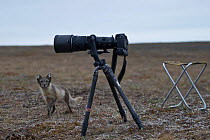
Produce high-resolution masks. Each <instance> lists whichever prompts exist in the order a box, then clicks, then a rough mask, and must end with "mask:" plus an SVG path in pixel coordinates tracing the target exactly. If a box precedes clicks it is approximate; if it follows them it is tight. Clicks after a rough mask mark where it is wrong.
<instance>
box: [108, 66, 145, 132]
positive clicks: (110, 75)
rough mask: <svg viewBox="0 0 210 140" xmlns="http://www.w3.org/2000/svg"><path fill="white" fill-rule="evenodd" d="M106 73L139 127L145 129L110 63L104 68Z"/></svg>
mask: <svg viewBox="0 0 210 140" xmlns="http://www.w3.org/2000/svg"><path fill="white" fill-rule="evenodd" d="M104 73H105V74H106V75H107V76H109V77H110V80H111V83H112V84H113V85H114V86H115V87H116V88H117V90H118V92H119V94H120V96H121V97H122V99H123V101H124V102H125V104H126V106H127V107H128V109H129V111H130V113H131V115H132V117H133V119H134V121H135V122H136V124H137V126H138V127H139V129H143V126H142V124H141V121H140V119H139V117H138V115H137V114H136V112H135V111H134V109H133V107H132V105H131V104H130V102H129V101H128V99H127V97H126V95H125V94H124V92H123V90H122V88H121V87H120V84H119V82H118V80H117V78H116V77H115V75H114V73H113V72H112V70H111V68H110V67H109V66H108V65H106V69H105V70H104Z"/></svg>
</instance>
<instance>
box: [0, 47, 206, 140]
mask: <svg viewBox="0 0 210 140" xmlns="http://www.w3.org/2000/svg"><path fill="white" fill-rule="evenodd" d="M0 53H1V56H0V60H1V61H0V98H1V102H0V139H4V138H6V137H13V138H15V137H16V138H18V137H22V138H24V139H80V131H81V125H82V122H83V117H84V111H85V110H84V108H85V106H86V102H87V97H88V93H89V89H90V83H91V80H92V71H93V69H94V67H93V65H92V64H93V59H92V58H91V57H90V56H88V55H87V54H86V52H78V53H72V54H56V53H54V50H53V47H52V46H39V47H36V46H34V47H27V46H25V47H21V46H19V47H15V46H14V47H12V46H11V47H0ZM209 54H210V43H181V44H176V43H175V44H167V43H166V44H137V45H131V46H129V57H128V66H127V71H126V75H125V77H124V79H123V81H122V84H121V85H122V87H123V89H124V91H125V93H126V95H127V97H128V99H129V100H130V102H131V104H132V105H133V106H134V108H135V110H136V112H137V114H138V115H139V116H140V118H141V120H142V123H143V125H144V127H145V130H138V128H137V126H136V124H135V123H134V121H133V119H132V117H131V115H130V113H129V111H128V110H127V108H126V106H125V105H124V103H123V107H124V108H125V110H126V114H127V117H128V122H127V123H123V121H122V120H121V117H120V115H119V113H118V109H117V106H116V104H115V101H114V98H113V96H112V94H111V91H110V89H109V86H108V84H107V82H106V79H105V77H104V75H103V74H102V72H101V73H100V74H99V80H98V84H97V89H96V94H95V97H94V101H93V108H92V112H91V118H90V121H89V128H88V132H87V139H162V140H164V139H204V138H206V139H209V138H210V133H209V122H210V114H209V111H189V110H187V109H186V108H184V107H182V108H177V109H162V108H160V104H161V102H162V101H163V99H164V97H165V95H166V93H167V92H168V91H169V89H170V88H171V86H172V84H171V82H170V80H169V78H168V77H167V75H166V73H165V72H164V70H163V68H162V62H163V61H165V60H176V61H184V62H189V61H195V60H196V61H198V60H204V61H207V62H208V63H210V56H209ZM101 57H103V58H106V60H107V63H110V61H111V60H110V58H111V54H105V55H101ZM118 63H119V65H121V64H122V61H119V62H118ZM119 68H120V67H118V70H119ZM198 69H199V67H198ZM198 69H197V68H191V69H190V70H189V73H190V74H191V75H196V74H197V73H198V72H199V70H198ZM170 71H172V75H177V74H179V72H180V69H178V68H177V67H171V68H170ZM48 72H51V74H52V76H53V82H54V83H56V84H61V85H63V86H65V87H67V88H68V89H69V91H71V94H72V96H74V97H77V96H83V97H84V99H83V102H82V103H81V105H80V106H78V108H75V110H76V111H75V113H73V114H65V109H66V106H65V104H62V103H59V104H57V112H56V113H55V114H54V115H53V116H52V117H50V118H47V117H46V114H47V112H46V109H45V105H44V102H43V100H42V97H41V95H40V91H39V89H38V85H37V83H36V79H35V75H36V74H37V73H40V74H41V75H47V74H48ZM192 77H193V78H194V76H192ZM174 78H176V76H175V77H174ZM209 79H210V68H209V67H207V69H206V71H205V72H204V74H203V76H202V77H201V79H200V80H199V81H198V83H197V87H198V89H199V90H200V92H201V94H202V95H203V97H204V99H205V101H206V103H207V107H208V108H210V96H209V93H210V80H209ZM189 86H190V83H189V82H188V81H187V79H186V77H184V78H183V79H182V80H181V81H180V84H179V87H180V88H181V91H182V92H185V91H187V89H188V88H189ZM192 93H194V94H192V95H191V96H190V97H189V98H188V100H187V101H188V102H189V104H190V105H191V106H192V107H193V108H195V109H196V108H198V107H201V106H202V104H201V103H200V101H199V99H198V98H197V96H196V94H195V92H194V91H192ZM174 95H177V93H176V92H174ZM178 99H179V98H178ZM170 102H171V103H178V100H177V98H176V97H175V96H172V97H171V99H170ZM63 108H65V109H63Z"/></svg>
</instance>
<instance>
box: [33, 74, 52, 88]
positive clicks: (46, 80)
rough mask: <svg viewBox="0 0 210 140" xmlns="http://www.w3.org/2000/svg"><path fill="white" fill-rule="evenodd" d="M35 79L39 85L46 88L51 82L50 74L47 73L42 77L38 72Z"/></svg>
mask: <svg viewBox="0 0 210 140" xmlns="http://www.w3.org/2000/svg"><path fill="white" fill-rule="evenodd" d="M36 79H37V82H38V83H39V85H40V87H42V88H47V87H49V85H50V82H51V74H50V73H49V74H48V75H47V76H46V77H42V76H41V75H40V74H37V75H36Z"/></svg>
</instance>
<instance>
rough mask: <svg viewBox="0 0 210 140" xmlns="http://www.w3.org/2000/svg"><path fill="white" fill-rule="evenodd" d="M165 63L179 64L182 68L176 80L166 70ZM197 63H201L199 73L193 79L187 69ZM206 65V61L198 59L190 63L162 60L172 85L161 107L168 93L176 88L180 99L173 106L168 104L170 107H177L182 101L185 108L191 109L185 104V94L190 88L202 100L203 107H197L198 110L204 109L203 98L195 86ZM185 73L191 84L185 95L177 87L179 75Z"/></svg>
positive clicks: (187, 93)
mask: <svg viewBox="0 0 210 140" xmlns="http://www.w3.org/2000/svg"><path fill="white" fill-rule="evenodd" d="M166 64H168V65H175V66H180V67H181V68H182V72H181V74H180V75H179V77H178V79H177V80H176V82H175V81H174V80H173V78H172V77H171V75H170V73H169V72H168V70H167V67H166ZM198 64H201V65H203V67H202V69H201V71H200V73H199V74H198V76H197V77H196V79H195V80H194V81H193V80H192V79H191V77H190V75H189V74H188V72H187V69H188V68H189V67H190V66H191V65H198ZM206 66H207V63H206V62H205V61H198V62H190V63H181V62H179V61H165V62H163V68H164V69H165V71H166V73H167V74H168V76H169V78H170V80H171V81H172V83H173V87H172V88H171V89H170V91H169V92H168V94H167V95H166V98H165V99H164V101H163V103H162V105H161V107H163V105H164V104H165V102H166V100H167V99H168V98H169V96H170V94H171V93H172V91H173V90H174V89H175V88H176V90H177V92H178V94H179V96H180V97H181V99H182V101H181V102H180V103H179V104H177V105H174V106H170V108H173V107H178V106H180V105H181V104H182V103H184V104H185V105H186V107H187V108H189V109H192V108H191V107H189V105H188V104H187V102H186V100H185V99H186V98H187V96H188V95H189V93H190V92H191V90H192V88H194V89H195V91H196V92H197V93H198V96H199V98H200V100H201V101H202V102H203V108H198V109H200V110H203V109H206V103H205V101H204V99H203V98H202V96H201V94H200V92H199V91H198V89H197V87H196V85H195V84H196V82H197V81H198V79H199V78H200V77H201V75H202V73H203V72H204V70H205V69H206ZM184 74H186V76H187V77H188V79H189V80H190V83H191V84H192V85H191V87H190V88H189V90H188V91H187V92H186V95H185V96H183V95H182V93H181V92H180V90H179V88H178V87H177V84H178V82H179V81H180V79H181V77H182V76H183V75H184Z"/></svg>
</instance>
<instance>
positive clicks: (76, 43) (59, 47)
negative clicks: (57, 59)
mask: <svg viewBox="0 0 210 140" xmlns="http://www.w3.org/2000/svg"><path fill="white" fill-rule="evenodd" d="M91 37H94V41H95V42H94V43H95V45H96V49H97V50H104V52H107V51H105V50H107V49H114V53H115V54H117V55H120V56H127V55H128V39H127V36H126V35H125V34H116V36H115V38H114V37H113V36H112V37H96V36H95V35H90V36H74V35H56V36H55V38H54V50H55V52H56V53H71V52H76V51H87V50H91V45H92V43H91V41H92V40H91ZM102 53H103V52H102Z"/></svg>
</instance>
